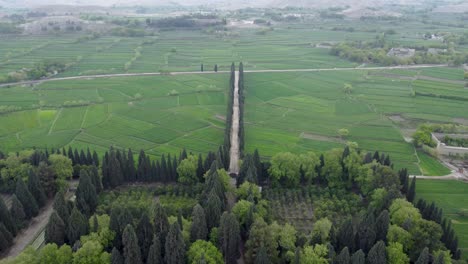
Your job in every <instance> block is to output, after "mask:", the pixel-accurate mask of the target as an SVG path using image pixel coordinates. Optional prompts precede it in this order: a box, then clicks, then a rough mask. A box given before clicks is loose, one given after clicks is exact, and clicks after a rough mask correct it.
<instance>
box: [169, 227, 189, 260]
mask: <svg viewBox="0 0 468 264" xmlns="http://www.w3.org/2000/svg"><path fill="white" fill-rule="evenodd" d="M164 259H165V261H166V263H167V264H180V263H185V242H184V238H183V237H182V232H181V231H180V227H179V223H177V222H175V223H174V224H172V225H171V227H170V228H169V232H168V233H167V237H166V245H165V254H164Z"/></svg>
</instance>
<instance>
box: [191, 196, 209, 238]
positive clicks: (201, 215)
mask: <svg viewBox="0 0 468 264" xmlns="http://www.w3.org/2000/svg"><path fill="white" fill-rule="evenodd" d="M207 236H208V227H207V225H206V215H205V210H204V209H203V207H201V205H199V204H197V205H195V206H194V207H193V211H192V226H191V227H190V241H191V242H194V241H196V240H199V239H201V240H205V239H206V237H207Z"/></svg>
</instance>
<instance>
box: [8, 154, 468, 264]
mask: <svg viewBox="0 0 468 264" xmlns="http://www.w3.org/2000/svg"><path fill="white" fill-rule="evenodd" d="M222 149H223V148H222V147H220V149H219V150H218V151H217V152H216V153H214V152H213V153H209V154H208V155H206V157H203V156H202V155H198V156H196V155H194V154H192V153H187V152H186V151H182V152H181V153H180V155H179V156H178V157H176V156H169V155H167V156H162V157H161V159H159V160H151V159H150V158H149V156H148V155H146V154H145V153H144V152H143V151H141V152H140V153H139V155H138V159H137V160H134V159H133V156H134V155H133V152H132V151H131V150H128V151H123V150H120V149H115V148H110V149H109V151H107V152H106V153H105V155H104V157H103V158H102V159H99V158H98V157H97V154H96V153H92V152H91V151H82V150H72V149H69V150H68V151H65V150H53V151H50V153H49V152H48V151H46V152H43V151H39V150H36V151H30V152H28V153H29V154H27V153H21V154H18V155H17V154H11V155H8V156H5V155H3V154H2V156H1V158H2V159H1V164H2V188H3V190H8V191H9V192H14V196H13V199H12V205H11V208H10V209H8V208H7V206H6V205H5V204H4V203H3V202H2V203H1V204H0V205H1V206H0V209H1V212H0V213H1V214H0V216H1V221H2V224H1V225H0V231H1V232H0V235H1V236H3V238H5V239H2V240H0V241H4V243H3V244H2V251H6V250H7V248H8V246H9V245H10V244H11V241H12V238H13V236H14V234H15V233H16V232H17V230H19V229H21V228H22V227H23V226H24V225H27V220H28V219H30V218H31V217H34V216H35V215H37V213H38V208H40V207H41V206H43V205H44V204H45V203H46V202H47V200H48V199H50V198H51V197H54V202H53V208H54V213H53V214H52V216H51V218H50V220H49V224H48V225H47V227H46V233H45V242H46V243H47V244H46V245H45V246H44V247H43V248H41V249H40V250H39V252H38V253H36V252H35V251H34V250H32V249H27V250H25V251H24V252H23V253H22V254H21V255H19V256H18V257H16V258H15V259H11V260H8V261H6V263H44V261H46V260H48V259H55V260H56V262H53V263H185V262H188V263H236V260H237V258H239V257H240V256H244V259H245V261H246V263H372V264H373V263H376V264H377V263H409V261H411V262H414V263H457V261H456V259H459V258H460V251H459V249H458V240H457V237H456V235H455V234H454V231H453V229H452V227H451V224H450V222H448V221H447V220H446V219H444V218H443V217H442V210H441V209H439V208H437V207H436V206H435V204H434V203H428V202H426V201H424V200H417V201H416V200H415V195H416V194H415V184H416V181H415V179H410V178H409V177H408V174H407V172H406V171H405V170H400V171H398V172H396V171H394V170H393V169H392V167H393V165H392V163H391V159H390V157H389V156H388V155H385V154H379V153H378V152H375V153H365V152H362V151H360V150H357V149H353V148H349V147H346V148H345V149H344V150H343V149H335V150H332V151H328V152H325V153H323V154H315V153H312V152H310V153H306V154H301V155H296V154H292V153H278V154H277V155H275V156H274V157H272V159H271V161H263V162H262V161H261V159H260V154H259V152H258V151H255V152H254V153H253V154H246V155H245V157H244V161H243V163H242V167H241V172H240V175H239V178H238V181H237V187H236V186H232V185H231V184H230V183H229V182H230V177H229V176H228V174H227V172H226V170H225V169H226V167H227V163H228V161H227V160H226V159H225V156H223V155H224V154H223V153H224V151H223V150H222ZM57 160H58V161H57ZM13 164H14V165H13ZM14 169H15V170H17V171H19V172H21V173H23V174H21V173H18V174H17V173H14V174H12V173H11V170H14ZM8 172H10V174H8ZM26 172H27V173H26ZM24 173H26V174H24ZM4 175H19V176H17V177H10V178H4V177H3V176H4ZM71 177H75V178H76V177H78V178H79V184H78V188H77V189H76V193H75V196H76V198H75V199H74V201H72V200H69V199H68V196H66V195H65V193H66V192H67V187H66V186H67V184H66V181H67V180H68V179H70V178H71ZM23 178H26V179H27V180H26V182H25V181H24V180H23ZM150 182H157V183H158V184H162V185H158V186H159V187H154V188H152V187H146V188H144V187H141V188H137V187H132V185H134V184H137V183H138V184H142V185H143V186H144V185H147V184H149V183H150ZM13 185H15V187H13ZM259 186H261V187H262V189H263V190H265V191H260V189H259ZM132 188H133V189H132ZM135 188H136V189H135ZM127 190H128V191H127ZM289 190H297V191H296V193H300V194H301V196H302V197H304V195H307V197H312V200H313V201H312V203H313V208H314V217H313V223H312V221H311V222H310V225H311V226H312V228H310V229H309V232H303V230H302V229H301V228H300V227H296V226H295V223H294V222H291V223H288V222H284V221H283V219H281V218H280V217H278V215H277V214H276V213H275V212H273V211H272V210H271V207H270V203H271V199H273V198H272V195H271V194H272V192H274V193H275V195H276V196H283V195H285V194H287V193H288V191H289ZM155 197H156V198H157V199H154V198H155ZM232 197H235V198H234V199H232ZM288 197H289V195H288V196H286V197H284V198H282V199H287V200H288V201H289V202H288V203H289V204H294V203H296V202H297V200H296V198H291V197H289V198H288ZM285 213H286V214H287V213H288V210H287V209H286V210H285ZM241 245H243V246H241ZM452 258H453V259H454V260H451V259H452ZM429 261H431V262H429ZM47 263H51V262H47ZM460 263H462V262H460Z"/></svg>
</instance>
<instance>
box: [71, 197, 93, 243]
mask: <svg viewBox="0 0 468 264" xmlns="http://www.w3.org/2000/svg"><path fill="white" fill-rule="evenodd" d="M88 230H89V223H88V220H87V219H86V217H85V216H84V215H82V214H81V213H80V210H78V208H76V206H75V207H73V210H72V211H71V214H70V218H69V219H68V225H67V238H68V242H69V244H70V245H73V244H74V243H75V241H77V240H79V239H80V237H81V236H83V235H86V234H87V233H88Z"/></svg>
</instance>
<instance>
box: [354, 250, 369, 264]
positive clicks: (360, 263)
mask: <svg viewBox="0 0 468 264" xmlns="http://www.w3.org/2000/svg"><path fill="white" fill-rule="evenodd" d="M351 264H366V254H364V252H363V251H362V250H358V251H356V252H354V254H353V255H352V256H351Z"/></svg>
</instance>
